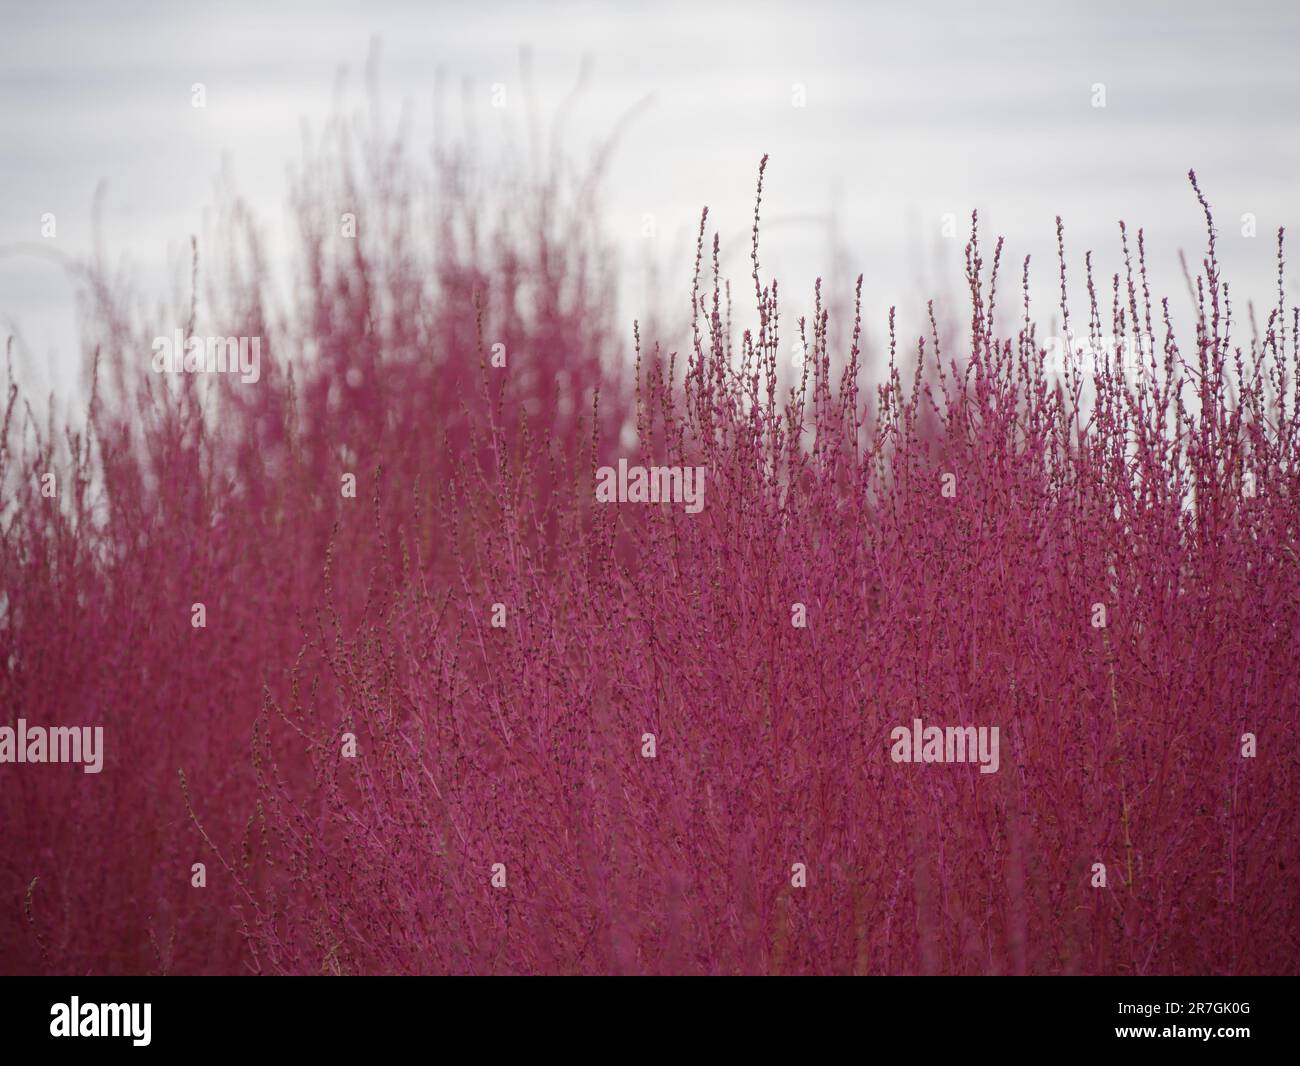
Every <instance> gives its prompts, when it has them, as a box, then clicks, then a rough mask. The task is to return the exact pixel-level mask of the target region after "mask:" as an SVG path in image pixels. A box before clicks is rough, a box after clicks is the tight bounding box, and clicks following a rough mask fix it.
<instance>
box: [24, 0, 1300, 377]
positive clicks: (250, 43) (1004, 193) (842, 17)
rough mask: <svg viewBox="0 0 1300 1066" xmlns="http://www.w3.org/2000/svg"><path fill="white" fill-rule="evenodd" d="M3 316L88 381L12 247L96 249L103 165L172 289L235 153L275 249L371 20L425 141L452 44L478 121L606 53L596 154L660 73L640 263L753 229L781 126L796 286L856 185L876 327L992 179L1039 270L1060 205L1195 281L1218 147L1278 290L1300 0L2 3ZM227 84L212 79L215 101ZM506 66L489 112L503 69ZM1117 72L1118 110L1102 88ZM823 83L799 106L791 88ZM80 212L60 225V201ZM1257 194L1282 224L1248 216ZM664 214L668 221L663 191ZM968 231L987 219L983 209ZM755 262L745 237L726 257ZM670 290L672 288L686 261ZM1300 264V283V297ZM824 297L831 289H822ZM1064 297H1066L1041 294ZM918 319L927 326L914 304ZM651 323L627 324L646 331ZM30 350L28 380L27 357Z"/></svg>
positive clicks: (587, 98)
mask: <svg viewBox="0 0 1300 1066" xmlns="http://www.w3.org/2000/svg"><path fill="white" fill-rule="evenodd" d="M0 25H2V26H3V30H2V31H0V146H3V147H2V148H0V175H2V176H3V186H2V188H3V190H4V195H3V196H0V249H3V250H4V254H2V255H0V329H3V331H4V332H5V333H8V332H10V331H11V330H17V331H18V332H19V333H20V335H21V336H22V338H23V340H24V341H25V343H26V345H27V347H28V349H29V351H30V353H31V355H32V356H33V358H34V361H35V364H34V366H32V367H31V368H29V370H28V371H27V376H28V381H29V383H30V384H31V385H32V386H34V387H36V388H37V389H44V388H49V387H51V386H53V387H59V388H66V387H70V386H71V385H72V384H73V383H74V382H75V380H76V373H75V372H74V368H75V367H77V366H78V365H79V359H80V353H79V352H78V351H77V340H76V333H75V330H74V302H73V294H74V287H73V285H72V284H71V282H70V280H69V279H68V278H67V277H66V275H65V274H64V273H63V272H62V271H61V270H60V269H59V267H58V266H57V265H55V264H54V263H53V262H52V261H50V260H49V259H48V258H46V257H42V256H41V255H39V254H33V253H31V252H29V251H26V250H24V251H20V252H15V251H14V249H15V247H19V248H21V249H28V248H30V246H32V245H37V246H40V245H44V246H46V247H57V249H58V250H59V251H61V252H63V253H65V254H69V255H84V254H86V253H88V252H89V250H90V248H91V225H90V223H91V217H92V204H93V201H94V195H95V190H96V187H97V186H98V185H99V184H100V182H101V181H102V182H104V183H105V189H106V192H105V199H104V208H103V210H104V214H103V223H104V237H105V242H106V247H107V248H108V250H109V253H110V258H111V260H112V261H113V262H115V263H121V264H123V265H124V266H125V268H126V269H128V270H131V271H134V272H135V274H136V276H137V277H138V279H139V282H140V286H141V288H142V290H143V291H144V292H146V293H156V294H157V295H158V296H159V297H161V296H162V295H163V294H164V290H165V287H166V285H167V283H168V277H169V264H171V265H172V266H173V267H174V266H175V264H177V263H180V262H183V261H184V258H185V255H186V249H187V247H188V240H189V234H191V233H199V234H203V233H204V231H205V226H207V225H210V219H209V216H210V213H211V207H212V204H213V203H214V190H215V183H216V179H217V177H218V175H219V173H220V172H221V168H222V163H223V159H225V160H227V161H228V164H229V167H230V170H231V173H232V174H233V176H234V180H235V182H236V184H237V187H238V189H239V191H240V192H241V193H242V194H243V196H244V197H245V199H246V200H247V201H248V202H249V204H250V205H251V206H252V208H253V210H254V212H255V214H256V215H257V216H258V217H259V218H260V219H261V221H262V222H263V223H264V226H265V228H266V231H267V233H268V236H269V237H270V239H271V242H272V251H273V253H274V254H275V255H277V256H278V255H280V254H282V253H283V249H284V248H285V247H286V245H287V239H288V236H289V221H290V220H289V217H288V214H287V202H286V201H287V192H288V186H287V182H286V172H287V167H288V165H289V164H290V163H291V162H293V161H294V160H295V159H296V158H297V156H298V150H299V144H300V128H301V124H302V122H303V121H304V120H305V121H307V122H308V123H310V124H311V125H312V127H313V128H316V129H319V128H320V125H321V124H322V123H323V122H324V120H326V119H327V118H328V117H329V115H330V114H331V109H332V105H333V101H334V90H335V84H336V78H337V74H338V70H339V68H340V66H346V67H347V68H349V70H350V71H351V72H352V78H351V86H352V88H351V90H350V95H349V97H348V99H349V106H359V105H360V104H362V103H363V102H364V97H363V84H362V80H363V79H362V74H363V71H364V66H365V61H366V56H367V53H368V50H369V47H370V41H371V39H372V38H376V37H377V38H378V40H379V42H380V48H381V64H380V84H381V87H382V90H383V94H384V98H385V100H386V101H387V102H388V104H390V105H391V106H392V108H393V111H394V113H395V112H396V109H397V107H398V106H399V105H400V104H401V103H402V102H403V101H408V102H409V103H410V106H411V108H412V111H413V116H414V119H415V123H414V129H415V131H416V137H417V141H421V142H425V141H427V131H428V130H429V128H430V122H431V112H432V104H431V101H432V95H433V86H434V79H435V75H436V73H437V72H438V71H439V70H441V71H442V72H443V73H444V75H445V77H446V78H447V79H448V80H449V81H450V82H451V83H453V84H457V83H459V82H460V81H461V80H462V79H467V80H469V81H470V82H472V84H473V86H474V90H473V94H472V96H471V99H472V100H475V101H477V104H476V105H475V106H479V107H481V110H482V114H481V116H480V118H481V124H480V131H481V134H482V136H483V138H484V140H485V141H489V140H492V139H493V138H495V139H496V140H498V141H501V142H503V143H504V142H505V140H506V139H507V138H509V137H512V136H518V135H519V134H520V132H521V130H522V128H523V126H522V123H523V115H524V110H523V107H522V96H521V95H520V93H521V92H522V85H521V80H520V50H521V48H522V47H527V48H529V49H530V50H531V55H532V68H533V72H534V73H533V79H532V80H533V85H534V87H535V91H536V94H537V105H536V106H537V108H538V110H539V112H540V113H541V114H543V115H546V114H548V113H549V111H550V109H553V108H555V107H556V106H557V105H558V104H559V103H560V101H561V100H562V99H563V98H564V97H565V95H566V94H567V93H568V92H569V90H570V88H571V87H572V85H573V83H574V81H575V79H576V78H577V75H578V72H579V70H580V69H581V68H582V64H583V61H584V57H585V58H587V59H589V60H590V61H591V64H592V66H591V75H590V78H589V81H588V83H587V89H586V91H585V93H584V95H583V97H582V99H581V101H580V103H579V105H578V108H577V110H576V112H575V113H574V115H573V118H572V120H571V121H570V123H569V127H568V129H569V145H570V147H571V149H572V151H573V152H574V154H575V156H577V157H578V158H581V157H582V155H583V153H584V152H585V151H586V149H587V148H588V147H589V146H591V145H593V144H596V143H597V142H599V141H601V140H603V139H604V138H605V137H607V136H608V135H609V134H610V133H611V131H612V130H613V129H614V128H615V127H616V125H617V123H618V122H619V119H620V116H622V115H624V114H625V113H626V112H627V111H628V110H629V109H630V108H632V107H634V106H635V105H636V104H637V103H638V101H641V100H642V99H644V98H646V97H650V98H651V99H650V103H649V105H648V106H647V107H646V108H645V109H644V110H642V111H640V112H638V115H637V118H636V119H635V121H634V122H633V124H632V125H631V126H630V127H629V129H628V130H627V132H626V134H625V136H624V137H623V138H622V140H621V142H620V147H619V150H618V153H617V154H616V156H615V157H614V160H613V164H612V168H611V170H610V179H609V182H608V184H607V187H606V195H605V200H604V205H603V212H604V221H605V224H606V226H607V228H608V231H609V233H610V235H611V237H613V238H614V240H615V242H616V244H617V246H618V248H619V249H620V252H621V254H622V256H623V257H624V258H625V260H626V261H627V263H628V265H629V274H628V278H629V284H628V286H627V287H625V289H624V297H623V302H624V304H625V306H623V307H622V308H621V313H622V315H623V317H624V318H625V319H626V320H627V321H628V322H629V323H630V321H631V318H632V317H633V316H635V315H638V314H640V313H642V311H643V308H641V307H638V306H636V304H637V302H638V300H639V299H640V296H639V291H640V290H639V289H638V288H637V286H636V280H637V278H638V277H639V274H638V271H639V269H640V268H639V265H638V264H640V263H641V262H642V261H643V258H644V257H645V255H647V254H651V255H653V256H655V257H656V258H657V259H658V260H659V261H660V262H661V263H662V264H663V270H664V271H665V275H666V277H667V278H668V279H669V281H670V282H671V281H673V280H674V279H675V280H676V282H677V287H678V288H679V289H680V290H681V292H682V293H683V294H685V293H686V292H687V291H688V284H689V273H688V271H689V262H690V258H689V256H690V250H689V246H688V242H689V240H690V239H691V236H692V235H693V233H694V229H695V226H696V225H697V223H698V218H699V210H700V208H701V206H702V205H704V204H708V205H709V206H710V209H711V216H712V219H713V221H714V223H715V224H716V225H717V226H719V227H720V228H722V230H723V233H724V236H727V235H730V236H732V237H733V238H735V247H736V248H737V249H738V251H739V250H741V249H743V248H744V247H745V241H746V240H747V229H748V225H749V216H750V212H751V211H752V197H753V185H754V177H755V170H756V166H757V162H758V159H759V157H760V156H761V155H762V154H763V153H764V152H768V153H770V155H771V163H770V168H769V182H768V190H767V196H766V208H767V211H766V214H767V218H768V219H769V221H770V222H771V223H772V225H771V227H770V229H769V230H768V232H767V236H766V237H765V248H766V256H765V265H766V266H767V267H769V268H771V269H773V270H775V271H777V272H778V273H779V275H780V277H781V281H782V287H783V289H784V290H785V292H786V293H787V294H788V295H789V296H790V297H791V300H792V305H791V310H797V309H798V308H797V307H796V306H794V304H795V297H796V296H797V297H798V298H799V300H801V301H803V300H804V297H805V296H806V294H807V293H808V292H809V291H810V289H811V285H812V281H813V278H814V276H815V275H816V274H817V273H819V272H829V270H830V269H831V266H832V264H831V263H830V261H829V255H828V249H827V239H828V232H827V225H826V224H825V221H818V220H819V219H820V220H825V219H827V218H829V217H831V212H832V209H833V211H834V216H833V217H834V218H835V219H836V227H837V229H836V234H835V235H836V237H837V239H838V240H839V242H840V243H841V244H842V245H843V247H844V250H845V253H846V256H845V260H844V263H843V266H844V268H845V269H846V270H847V271H849V272H851V273H853V274H856V273H857V272H858V271H862V272H863V273H865V275H866V289H867V292H868V312H869V316H870V317H869V320H868V327H869V329H871V330H873V331H874V332H875V333H876V335H877V336H879V333H880V330H881V328H882V327H883V324H884V323H883V311H884V308H886V307H887V306H888V305H889V304H890V303H892V302H899V303H900V304H902V306H903V308H905V310H903V311H902V312H901V314H902V320H903V323H904V326H905V329H904V332H905V333H906V332H912V333H914V332H915V329H916V326H918V325H919V319H918V318H916V315H917V314H919V313H920V311H922V310H923V305H918V303H917V300H918V299H919V296H920V292H921V290H919V289H918V288H917V285H916V282H917V280H918V278H919V275H920V274H921V273H923V272H925V269H927V264H931V263H932V262H933V261H934V259H935V257H936V256H940V257H942V256H943V255H945V254H946V255H947V256H948V257H949V261H950V263H951V271H950V272H949V273H948V274H947V275H946V276H945V277H943V278H936V288H937V287H938V282H939V281H940V280H950V281H953V282H956V281H957V280H958V279H959V274H958V273H957V271H958V270H959V252H960V242H943V241H942V240H941V238H940V230H941V225H942V217H943V215H944V213H945V212H952V213H954V214H955V215H956V216H957V217H958V218H959V219H962V220H964V219H965V218H966V217H968V215H969V212H970V210H971V209H972V208H974V207H978V208H979V209H980V212H981V215H982V217H983V218H984V219H985V220H986V222H987V229H986V232H988V233H989V234H990V236H991V235H992V234H994V233H1001V234H1004V235H1005V236H1006V237H1007V239H1008V255H1009V256H1010V258H1011V261H1012V262H1013V263H1014V264H1016V268H1015V273H1016V276H1018V264H1019V262H1020V260H1021V259H1022V258H1023V256H1024V255H1025V254H1030V253H1032V254H1033V256H1034V258H1035V263H1036V264H1037V270H1036V273H1035V278H1036V281H1037V285H1036V292H1040V293H1042V294H1044V295H1045V296H1047V297H1050V295H1051V293H1052V291H1053V286H1054V284H1055V263H1054V254H1055V251H1054V217H1055V215H1056V214H1058V213H1059V214H1061V215H1063V216H1064V217H1065V219H1066V223H1067V227H1068V235H1069V242H1070V246H1071V248H1072V250H1073V251H1074V252H1075V253H1077V254H1081V253H1082V251H1083V250H1084V249H1085V248H1093V249H1094V250H1095V251H1096V252H1097V257H1098V261H1099V264H1100V266H1101V268H1102V271H1103V273H1107V272H1109V271H1110V270H1112V269H1114V268H1115V267H1117V265H1118V262H1119V258H1118V242H1117V230H1116V227H1115V222H1116V220H1117V219H1118V218H1121V217H1123V218H1126V219H1127V220H1128V221H1129V222H1130V224H1132V225H1134V226H1137V225H1142V226H1145V227H1146V229H1147V234H1148V247H1149V250H1150V252H1151V256H1152V259H1153V264H1154V266H1155V268H1156V272H1157V273H1156V277H1157V283H1158V284H1160V285H1161V286H1162V287H1163V288H1164V289H1165V290H1167V291H1168V292H1169V294H1170V295H1171V296H1175V297H1180V296H1181V295H1182V293H1183V291H1184V289H1183V286H1182V282H1181V278H1180V276H1179V274H1178V270H1177V252H1178V249H1179V248H1180V247H1181V248H1185V249H1186V250H1187V251H1188V252H1189V253H1190V254H1193V255H1197V254H1199V252H1200V251H1201V248H1202V246H1203V234H1202V231H1201V228H1200V218H1199V213H1198V210H1197V207H1196V203H1195V200H1194V199H1193V197H1192V195H1191V193H1190V191H1189V189H1188V187H1187V184H1186V179H1185V173H1186V171H1187V169H1188V167H1189V166H1194V167H1195V168H1196V170H1197V172H1198V174H1199V175H1200V178H1201V181H1202V184H1203V187H1204V188H1205V190H1206V192H1207V194H1208V195H1209V197H1210V198H1211V201H1212V202H1213V204H1214V206H1215V208H1216V211H1217V213H1218V219H1219V224H1220V227H1221V229H1222V231H1223V237H1222V257H1223V259H1224V262H1225V265H1226V267H1227V274H1228V277H1229V278H1230V280H1231V281H1232V282H1233V287H1234V289H1235V290H1236V294H1237V299H1238V300H1239V301H1240V303H1241V304H1244V300H1245V298H1246V296H1248V295H1253V296H1254V297H1255V298H1256V299H1257V300H1258V301H1260V302H1264V303H1267V302H1268V301H1269V299H1270V298H1271V297H1272V295H1273V276H1274V271H1275V265H1274V257H1273V250H1272V247H1271V242H1272V236H1271V235H1272V234H1273V232H1274V231H1275V230H1276V228H1277V226H1278V225H1286V226H1287V227H1288V229H1289V230H1291V231H1292V232H1294V233H1295V235H1296V238H1297V239H1300V225H1298V224H1300V208H1298V200H1297V192H1300V138H1298V137H1297V132H1300V131H1298V125H1300V123H1298V121H1297V116H1298V115H1300V74H1298V73H1297V70H1298V69H1300V67H1298V65H1297V63H1296V59H1295V56H1296V52H1297V44H1300V5H1297V4H1295V3H1292V2H1289V0H1285V2H1263V3H1234V4H1230V5H1229V4H1222V3H1209V2H1191V3H1167V4H1165V3H1136V2H1133V0H1125V2H1111V0H1105V2H1097V0H1093V2H1088V3H1056V4H1054V3H1042V2H1037V3H1034V2H1027V3H1004V4H999V3H978V4H971V3H965V2H943V3H911V4H906V5H899V4H897V3H888V4H875V3H865V2H825V0H822V2H816V0H813V2H803V3H798V4H772V3H764V2H762V0H743V2H730V0H727V2H716V3H715V2H709V0H694V2H690V3H658V2H656V3H652V4H629V3H610V2H602V3H554V4H547V3H523V2H501V3H491V2H488V3H472V2H468V0H461V2H457V3H442V2H433V3H396V2H392V0H371V2H367V3H356V4H339V3H310V4H300V3H274V4H273V3H267V2H259V3H230V4H226V3H223V4H211V3H189V2H178V0H171V2H159V3H144V2H127V3H104V2H100V3H42V4H32V3H26V2H24V3H14V2H11V0H0ZM194 82H203V83H204V84H205V86H206V89H207V98H208V106H207V107H206V108H205V109H202V110H198V109H195V108H192V107H191V106H190V86H191V85H192V83H194ZM493 83H504V84H506V85H507V87H508V92H509V93H510V94H511V95H510V96H509V100H510V106H507V107H506V108H505V109H501V110H496V109H493V108H491V106H490V101H489V91H490V86H491V85H492V84H493ZM1095 83H1103V84H1104V85H1105V89H1106V104H1107V106H1106V107H1105V108H1095V107H1093V106H1092V86H1093V85H1094V84H1095ZM796 85H801V86H803V87H804V90H805V92H806V106H805V107H795V106H793V93H794V91H795V86H796ZM47 212H53V213H54V214H55V215H56V217H57V220H58V235H57V237H56V238H55V239H54V240H52V241H51V240H43V239H42V237H41V218H42V215H44V214H45V213H47ZM1246 212H1251V213H1253V214H1255V215H1256V217H1257V219H1258V228H1259V234H1260V236H1259V237H1258V238H1256V239H1255V240H1246V239H1243V238H1241V236H1240V217H1241V215H1242V214H1243V213H1246ZM645 214H653V215H654V216H655V218H656V222H657V227H658V234H659V235H658V237H657V238H656V240H655V242H654V243H653V245H652V246H650V247H647V245H646V242H645V241H644V240H643V239H642V237H641V220H642V217H643V215H645ZM963 233H964V227H963ZM731 269H732V273H733V277H735V278H737V279H743V278H744V277H745V275H746V265H745V262H744V260H743V255H740V254H738V255H737V257H736V258H735V259H734V260H733V261H732V266H731ZM674 291H675V290H674ZM1295 292H1296V290H1295V288H1294V286H1293V289H1292V297H1293V298H1295ZM804 302H806V301H804ZM1041 310H1042V312H1043V314H1044V316H1046V313H1047V311H1048V308H1047V307H1043V308H1042V309H1041ZM914 319H915V325H913V324H912V323H913V320H914ZM629 332H630V330H629ZM31 375H35V377H31Z"/></svg>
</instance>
